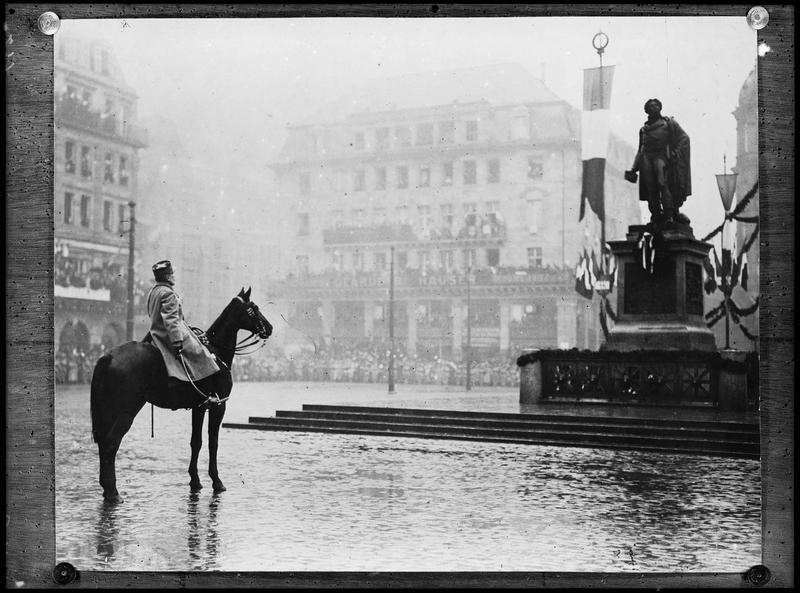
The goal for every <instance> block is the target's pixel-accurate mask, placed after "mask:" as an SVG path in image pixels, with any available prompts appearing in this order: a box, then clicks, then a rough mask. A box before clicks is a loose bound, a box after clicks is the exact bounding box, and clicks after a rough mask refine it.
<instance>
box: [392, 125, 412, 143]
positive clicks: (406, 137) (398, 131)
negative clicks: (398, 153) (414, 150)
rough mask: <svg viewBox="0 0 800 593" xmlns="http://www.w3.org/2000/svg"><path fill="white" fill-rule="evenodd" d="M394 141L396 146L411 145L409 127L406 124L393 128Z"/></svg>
mask: <svg viewBox="0 0 800 593" xmlns="http://www.w3.org/2000/svg"><path fill="white" fill-rule="evenodd" d="M394 141H395V144H396V145H397V146H411V128H409V127H407V126H401V127H399V128H395V130H394Z"/></svg>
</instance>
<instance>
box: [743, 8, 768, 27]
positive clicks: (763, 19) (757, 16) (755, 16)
mask: <svg viewBox="0 0 800 593" xmlns="http://www.w3.org/2000/svg"><path fill="white" fill-rule="evenodd" d="M768 22H769V13H768V12H767V9H766V8H764V7H763V6H754V7H753V8H751V9H750V10H748V11H747V24H748V25H750V28H751V29H754V30H756V31H759V30H761V29H763V28H764V27H766V26H767V23H768Z"/></svg>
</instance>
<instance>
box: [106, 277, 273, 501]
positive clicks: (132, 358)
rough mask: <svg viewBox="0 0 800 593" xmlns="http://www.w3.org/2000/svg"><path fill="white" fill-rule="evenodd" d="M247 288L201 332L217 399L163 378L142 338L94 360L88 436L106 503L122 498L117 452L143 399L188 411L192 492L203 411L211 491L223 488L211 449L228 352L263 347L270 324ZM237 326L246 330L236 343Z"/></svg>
mask: <svg viewBox="0 0 800 593" xmlns="http://www.w3.org/2000/svg"><path fill="white" fill-rule="evenodd" d="M250 292H251V289H250V288H248V289H247V291H245V290H244V288H242V290H241V291H240V292H239V294H238V295H237V296H236V297H235V298H233V299H232V300H231V302H230V303H228V305H227V306H226V307H225V309H224V310H223V311H222V313H220V315H219V317H217V319H216V320H215V321H214V323H212V324H211V327H209V328H208V330H207V331H206V336H207V338H208V340H207V341H208V348H209V350H210V351H211V352H212V353H213V354H214V355H216V357H217V360H218V361H220V363H221V365H220V366H221V367H222V371H221V373H222V374H221V375H220V378H219V379H218V380H217V381H216V384H215V385H216V389H217V394H218V396H219V399H210V398H207V397H205V395H204V394H202V393H201V392H200V391H199V390H198V389H197V388H196V386H195V384H193V383H191V382H183V381H175V380H174V379H173V380H171V379H169V378H168V376H167V368H166V365H165V363H164V359H163V357H162V355H161V353H160V352H159V350H158V348H157V347H156V346H155V345H153V344H152V343H147V342H146V341H142V342H126V343H125V344H121V345H119V346H117V347H116V348H113V349H112V350H111V351H110V352H108V353H107V354H105V355H103V356H101V357H100V358H99V359H98V361H97V363H96V365H95V367H94V373H93V375H92V382H91V418H92V437H93V439H94V442H96V443H97V448H98V456H99V458H100V485H101V486H102V487H103V498H104V500H105V501H106V502H109V503H120V502H122V497H121V496H120V495H119V492H118V491H117V484H116V483H117V476H116V468H115V463H116V456H117V451H118V450H119V446H120V443H121V442H122V438H123V437H124V436H125V434H126V433H127V432H128V430H129V429H130V427H131V424H133V419H134V418H135V417H136V414H138V413H139V411H140V410H141V409H142V407H144V405H145V403H151V404H153V405H154V406H158V407H159V408H166V409H171V410H178V409H191V410H192V437H191V443H190V445H191V451H192V456H191V461H190V462H189V476H190V482H189V487H190V489H191V491H192V492H197V491H199V490H200V489H202V487H203V485H202V484H201V482H200V477H199V476H198V473H197V458H198V456H199V454H200V448H201V447H202V444H203V435H202V431H203V422H204V419H205V414H206V410H208V453H209V460H208V475H209V476H210V477H211V480H212V485H213V488H214V492H215V493H218V492H223V491H224V490H225V489H226V488H225V485H224V484H223V483H222V480H220V477H219V472H218V471H217V448H218V444H219V428H220V424H222V418H223V417H224V416H225V406H226V403H225V400H226V399H227V398H228V397H229V396H230V392H231V389H232V388H233V378H232V376H231V372H230V368H231V364H232V363H233V357H234V355H235V354H245V353H246V354H250V353H251V352H243V350H245V349H246V348H248V347H251V346H253V345H255V344H258V343H259V342H261V345H262V346H263V345H264V341H265V340H266V339H267V338H269V336H270V335H271V334H272V325H271V324H270V323H269V321H267V319H266V318H265V317H264V316H263V315H262V314H261V312H260V311H259V309H258V306H257V305H256V304H255V303H253V302H252V301H250ZM239 330H245V331H249V332H251V333H250V335H249V336H247V337H246V338H245V339H243V340H242V341H241V342H239V343H237V341H236V340H237V334H238V332H239ZM218 402H219V403H218Z"/></svg>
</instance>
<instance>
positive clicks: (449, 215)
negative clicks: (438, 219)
mask: <svg viewBox="0 0 800 593" xmlns="http://www.w3.org/2000/svg"><path fill="white" fill-rule="evenodd" d="M439 212H440V213H441V215H442V226H443V227H445V228H446V229H448V230H449V229H451V228H452V226H453V205H452V204H442V205H441V206H439Z"/></svg>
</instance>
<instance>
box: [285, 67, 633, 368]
mask: <svg viewBox="0 0 800 593" xmlns="http://www.w3.org/2000/svg"><path fill="white" fill-rule="evenodd" d="M580 137H581V132H580V112H579V111H578V110H577V109H575V108H574V107H572V106H571V105H570V104H569V103H568V102H567V101H565V100H563V99H562V98H559V97H558V96H556V95H555V94H554V93H553V92H551V91H550V90H549V89H548V88H547V87H546V86H545V85H544V84H543V82H542V81H541V80H539V79H537V78H535V77H533V76H531V75H530V74H529V73H528V72H527V71H526V70H525V69H524V68H522V67H520V66H517V65H515V64H499V65H494V66H485V67H477V68H471V69H466V70H461V71H451V72H441V73H431V74H418V75H413V76H404V77H399V78H396V79H389V80H382V81H377V82H375V83H374V84H372V85H370V86H367V87H366V88H363V89H361V90H360V91H356V92H355V93H353V94H351V95H348V96H345V97H342V98H341V99H340V100H338V101H336V102H335V103H333V104H330V105H326V106H324V107H323V108H322V109H321V110H320V111H319V113H318V115H317V116H314V117H311V118H309V120H307V121H304V122H302V123H297V124H294V125H292V126H290V128H289V135H288V139H287V141H286V144H285V146H284V149H283V152H282V154H281V155H280V158H279V159H277V160H276V161H275V162H273V163H272V167H273V169H274V171H275V173H276V180H277V187H278V195H279V196H280V199H281V203H282V204H284V213H283V216H284V219H285V220H286V221H287V223H286V225H285V227H284V229H283V230H284V233H285V234H284V236H283V237H282V240H281V245H282V250H281V255H282V258H283V259H282V261H281V266H282V270H283V271H284V272H285V273H286V274H287V276H288V278H287V280H286V281H285V282H284V283H282V285H281V286H279V287H276V288H275V290H274V291H273V295H274V298H275V300H276V301H279V302H280V303H281V306H282V307H283V308H284V310H285V314H286V317H287V319H288V320H289V321H290V324H291V327H292V328H294V330H295V331H294V333H292V332H289V333H288V335H287V340H288V342H292V341H293V340H295V339H297V340H299V341H301V342H302V341H306V342H307V341H308V340H307V338H308V336H318V337H319V338H320V339H321V341H323V342H327V343H331V342H335V343H355V342H371V343H373V344H375V343H380V342H382V341H383V340H384V339H385V338H386V337H387V335H388V331H389V328H388V317H389V314H388V309H389V302H388V298H389V297H388V295H389V285H390V282H391V280H390V277H389V276H390V275H389V270H390V268H391V267H392V266H391V263H392V254H393V257H394V259H393V263H394V266H393V267H394V272H395V274H394V282H395V291H394V296H395V299H396V302H394V304H393V312H394V322H395V323H394V328H395V330H394V331H395V336H396V337H397V338H398V339H399V340H401V343H404V344H405V347H406V349H407V351H408V352H409V353H411V354H414V353H420V352H422V351H429V352H431V351H434V352H442V353H447V354H448V355H451V356H459V355H460V354H461V353H462V351H463V348H464V346H465V344H466V341H467V334H469V342H470V344H471V346H472V348H473V349H478V350H484V351H485V352H486V353H487V354H488V353H492V352H493V353H508V352H510V351H515V350H519V349H520V348H522V347H537V346H538V347H562V348H570V347H582V348H595V347H597V346H598V345H599V342H600V341H601V339H602V333H601V329H600V326H599V323H598V311H597V309H596V306H597V303H594V304H592V303H590V301H588V300H586V299H584V298H583V297H580V296H579V295H577V293H576V292H575V273H574V267H575V264H576V262H577V259H578V255H579V253H580V252H581V250H582V246H583V245H584V244H585V242H586V237H585V235H586V234H587V233H594V234H597V235H598V236H599V233H598V232H597V229H596V228H594V229H591V228H590V229H589V230H587V228H589V227H587V225H586V221H585V220H584V221H583V222H579V220H578V210H579V205H580V192H581V146H580ZM634 151H635V149H634V147H632V146H630V145H628V144H626V143H624V142H623V141H621V140H620V139H619V138H617V137H614V136H612V137H611V139H610V145H609V155H608V159H607V167H608V171H607V174H606V219H607V223H606V237H607V238H609V239H610V238H613V237H621V236H623V235H624V233H625V230H626V228H627V226H628V225H630V224H637V223H639V221H640V216H641V214H640V208H639V202H638V197H637V195H636V191H635V187H634V186H632V185H630V184H626V183H625V182H624V180H623V175H622V172H623V170H624V169H625V168H626V167H627V166H628V165H629V164H630V163H631V162H632V160H633V155H634ZM467 309H469V311H470V315H469V319H468V318H467V313H466V312H467Z"/></svg>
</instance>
